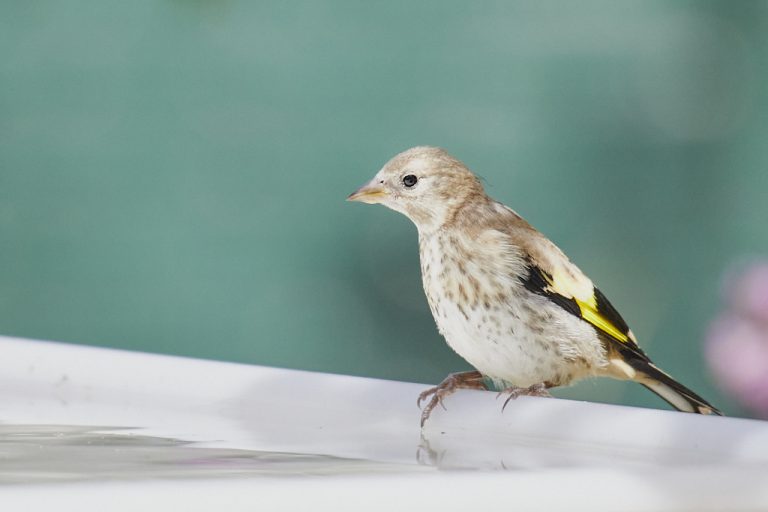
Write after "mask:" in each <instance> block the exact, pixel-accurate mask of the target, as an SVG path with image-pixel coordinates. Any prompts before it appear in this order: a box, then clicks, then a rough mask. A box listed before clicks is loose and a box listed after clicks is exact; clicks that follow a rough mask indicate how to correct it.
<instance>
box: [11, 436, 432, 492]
mask: <svg viewBox="0 0 768 512" xmlns="http://www.w3.org/2000/svg"><path fill="white" fill-rule="evenodd" d="M0 454H2V463H1V464H0V485H1V484H8V483H16V484H34V483H53V482H78V481H81V482H87V481H111V480H124V481H132V480H140V479H141V480H147V479H155V480H157V479H168V478H170V479H174V478H175V479H178V478H195V479H199V478H238V477H253V476H271V477H276V476H280V477H290V476H294V477H295V476H322V475H326V476H327V475H342V474H381V473H387V472H399V473H402V472H412V471H417V470H423V469H426V468H420V467H418V466H413V465H405V464H393V463H386V462H375V461H367V460H359V459H345V458H341V457H333V456H330V455H311V454H298V453H279V452H264V451H255V450H236V449H232V448H203V447H198V446H195V443H189V442H185V441H181V440H178V439H172V438H165V437H152V436H145V435H141V434H136V433H134V432H133V431H132V430H131V429H112V428H108V429H105V428H98V429H95V428H89V427H74V426H67V425H0Z"/></svg>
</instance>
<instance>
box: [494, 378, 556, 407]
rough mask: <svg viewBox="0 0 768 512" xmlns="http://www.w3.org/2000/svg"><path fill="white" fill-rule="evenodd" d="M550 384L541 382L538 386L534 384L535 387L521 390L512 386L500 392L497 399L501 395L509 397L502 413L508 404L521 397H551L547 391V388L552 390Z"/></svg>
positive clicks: (505, 401)
mask: <svg viewBox="0 0 768 512" xmlns="http://www.w3.org/2000/svg"><path fill="white" fill-rule="evenodd" d="M550 387H552V386H550V385H549V384H547V383H546V382H539V383H538V384H534V385H533V386H528V387H527V388H519V387H517V386H510V387H508V388H506V389H502V390H501V391H499V394H498V395H496V398H499V397H500V396H501V395H509V396H508V397H507V399H506V400H504V405H502V406H501V411H502V412H504V409H506V407H507V404H508V403H509V401H510V400H514V399H515V398H518V397H521V396H544V397H551V396H552V395H550V394H549V391H547V388H550Z"/></svg>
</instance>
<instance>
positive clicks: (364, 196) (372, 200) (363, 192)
mask: <svg viewBox="0 0 768 512" xmlns="http://www.w3.org/2000/svg"><path fill="white" fill-rule="evenodd" d="M388 195H389V193H388V192H387V190H386V189H385V188H384V186H383V185H381V184H380V183H375V182H374V181H370V182H368V183H366V184H365V185H363V186H362V187H360V188H359V189H357V190H356V191H354V192H352V193H351V194H349V197H347V201H359V202H361V203H368V204H377V203H380V202H381V201H382V200H383V199H384V198H385V197H387V196H388Z"/></svg>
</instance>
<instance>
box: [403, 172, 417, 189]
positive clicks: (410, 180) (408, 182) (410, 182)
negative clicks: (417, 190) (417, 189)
mask: <svg viewBox="0 0 768 512" xmlns="http://www.w3.org/2000/svg"><path fill="white" fill-rule="evenodd" d="M417 181H419V178H417V177H416V176H415V175H413V174H408V175H406V176H403V185H405V186H406V187H407V188H411V187H412V186H414V185H415V184H416V182H417Z"/></svg>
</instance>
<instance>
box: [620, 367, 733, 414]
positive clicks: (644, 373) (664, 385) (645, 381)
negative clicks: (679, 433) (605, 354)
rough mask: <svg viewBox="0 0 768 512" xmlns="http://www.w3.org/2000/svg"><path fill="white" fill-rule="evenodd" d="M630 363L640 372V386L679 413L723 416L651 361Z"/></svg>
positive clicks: (637, 378)
mask: <svg viewBox="0 0 768 512" xmlns="http://www.w3.org/2000/svg"><path fill="white" fill-rule="evenodd" d="M628 362H629V363H630V365H631V366H632V367H633V368H634V369H635V370H636V371H637V372H638V375H637V377H636V380H637V381H638V382H639V383H640V384H642V385H643V386H645V387H646V388H648V389H650V390H651V391H653V392H654V393H656V394H657V395H659V396H660V397H661V398H663V399H664V400H666V401H667V402H669V405H671V406H672V407H674V408H675V409H677V410H678V411H683V412H694V413H697V414H716V415H718V416H722V415H723V413H722V412H720V411H718V410H717V409H716V408H714V407H713V406H712V405H711V404H710V403H709V402H707V401H706V400H704V399H703V398H701V397H700V396H699V395H697V394H696V393H694V392H693V391H691V390H690V389H688V388H687V387H685V386H683V385H682V384H680V383H679V382H677V381H676V380H675V379H673V378H672V377H670V376H669V375H667V374H666V373H664V372H663V371H661V370H660V369H659V368H658V367H657V366H656V365H654V364H653V363H651V362H650V361H643V360H640V359H632V360H631V361H628Z"/></svg>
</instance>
